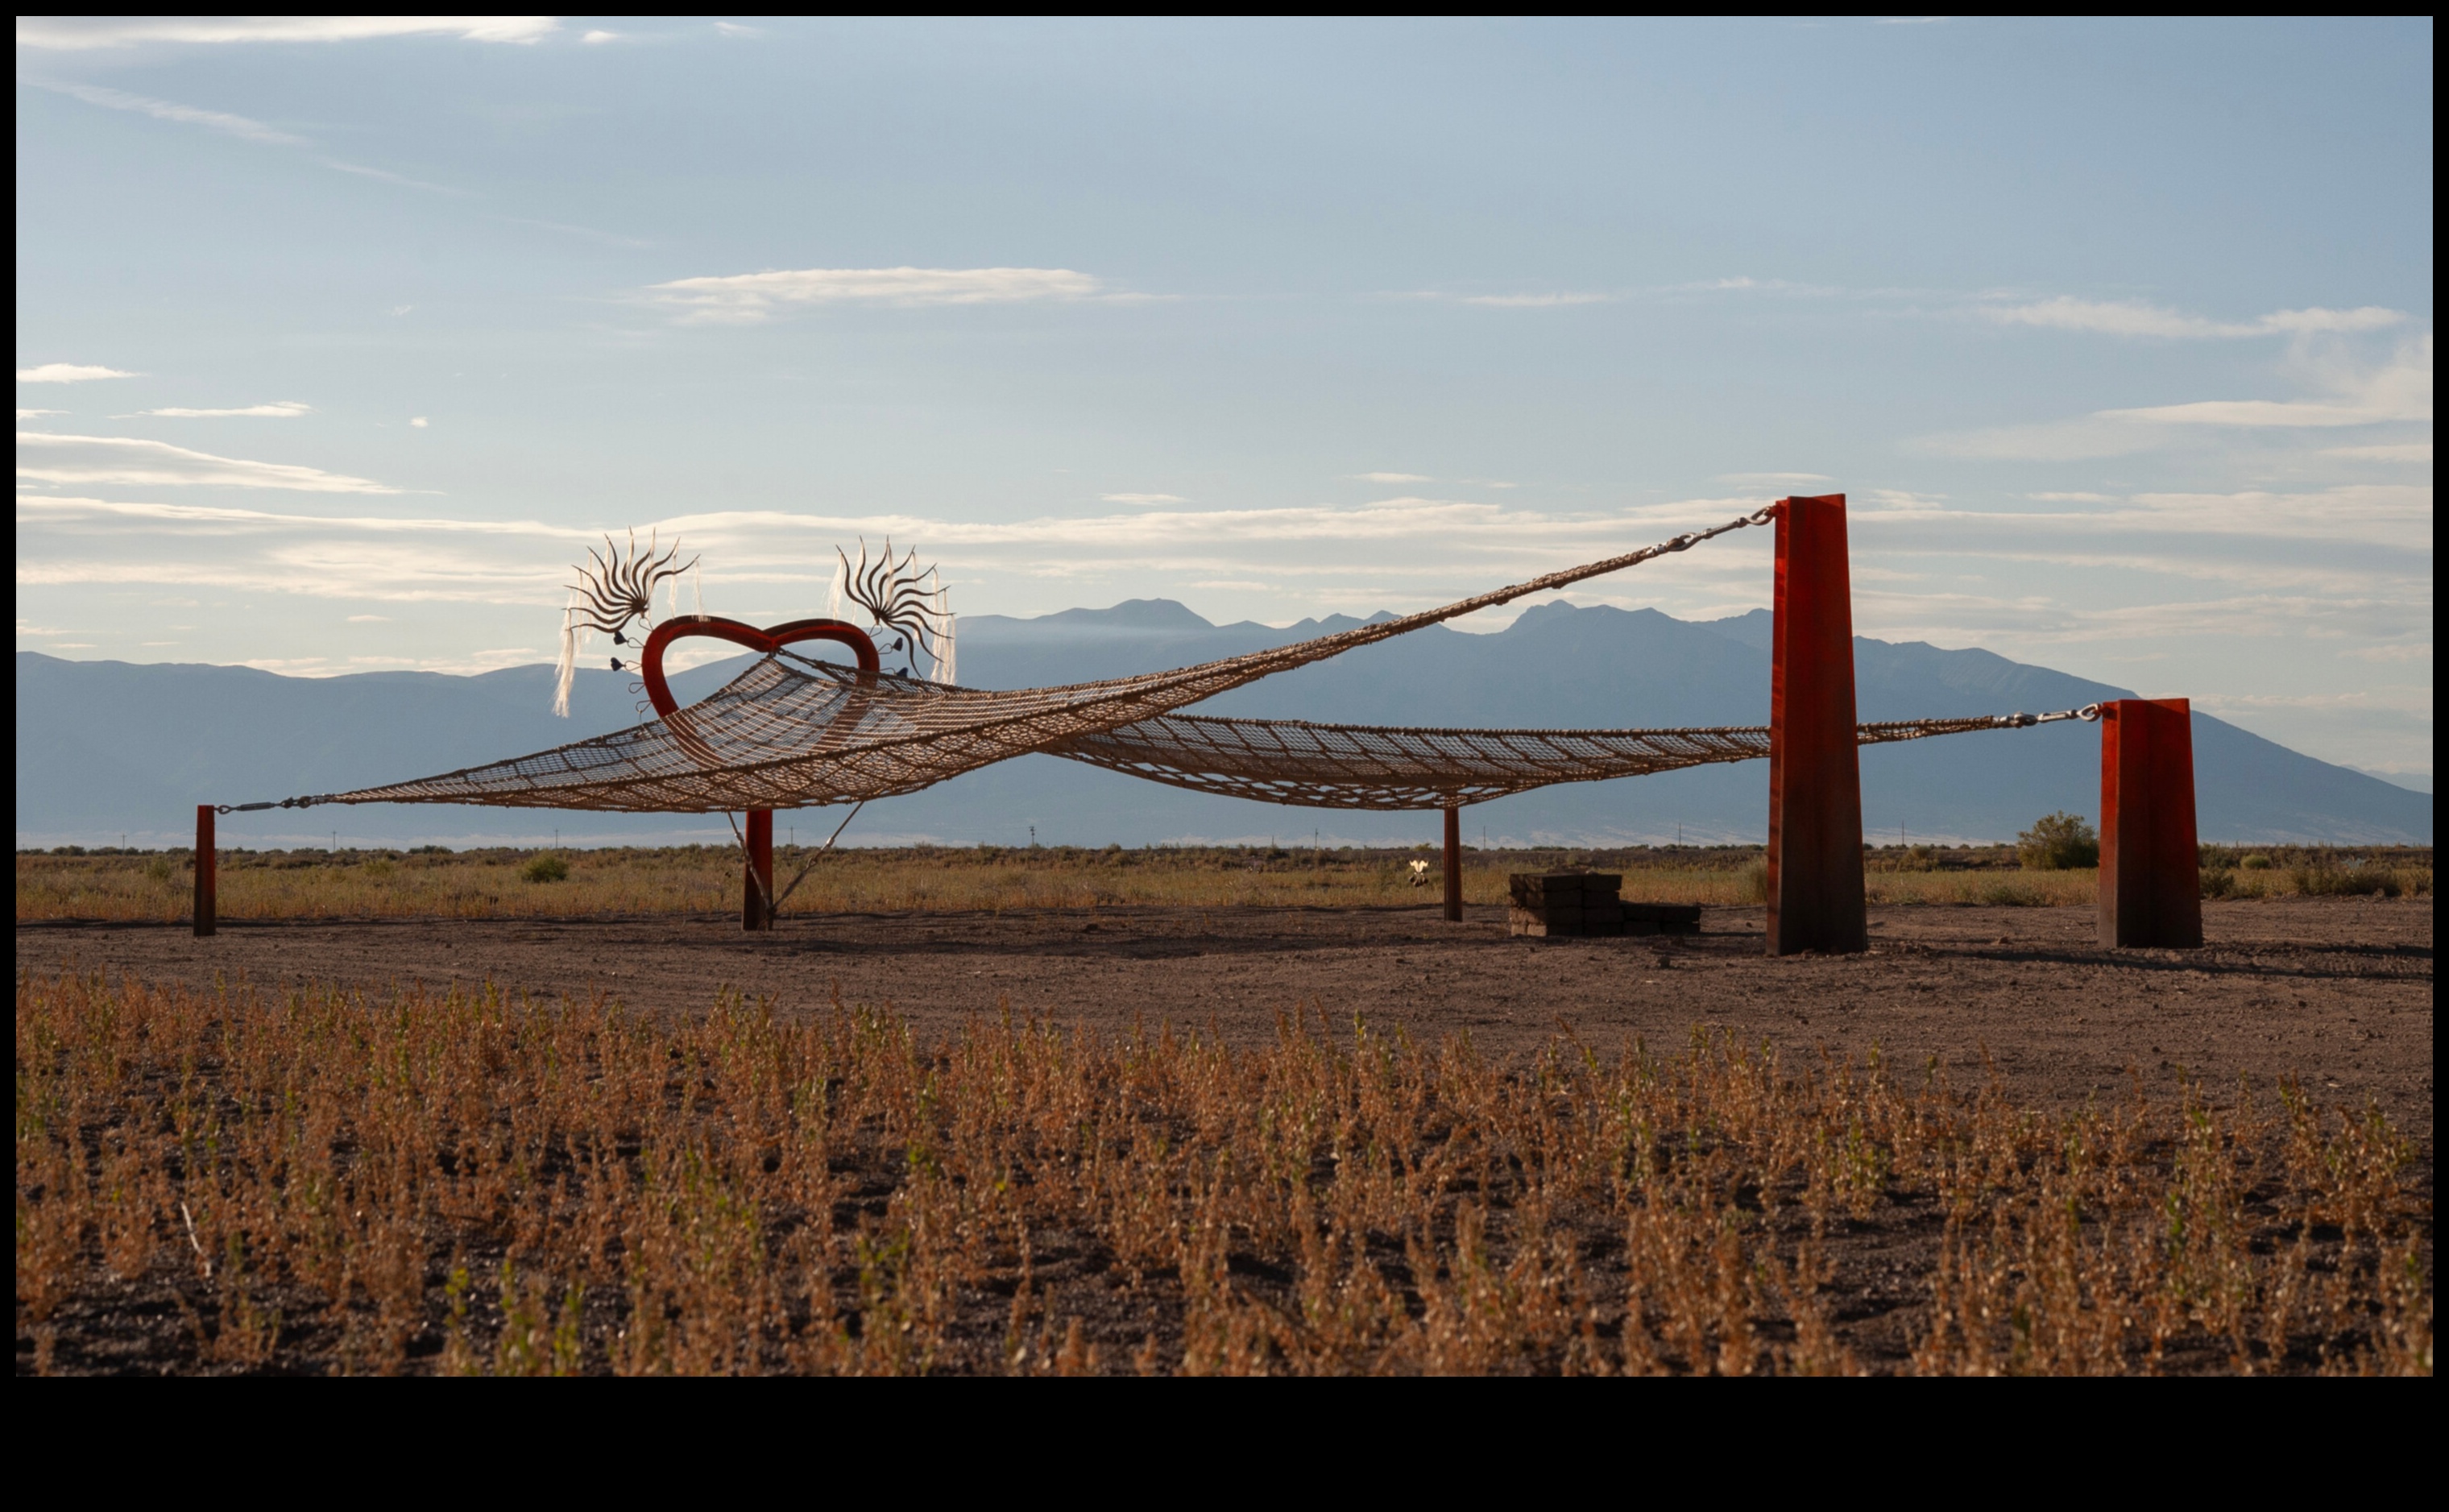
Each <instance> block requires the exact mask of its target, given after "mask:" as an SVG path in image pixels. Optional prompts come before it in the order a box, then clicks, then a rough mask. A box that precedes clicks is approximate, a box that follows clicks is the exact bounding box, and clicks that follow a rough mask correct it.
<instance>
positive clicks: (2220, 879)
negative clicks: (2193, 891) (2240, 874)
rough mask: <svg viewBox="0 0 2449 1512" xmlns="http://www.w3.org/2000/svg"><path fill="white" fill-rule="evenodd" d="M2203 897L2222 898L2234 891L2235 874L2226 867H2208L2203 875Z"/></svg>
mask: <svg viewBox="0 0 2449 1512" xmlns="http://www.w3.org/2000/svg"><path fill="white" fill-rule="evenodd" d="M2202 877H2203V896H2204V897H2207V898H2224V897H2227V895H2228V894H2230V893H2232V892H2234V891H2235V890H2236V873H2235V872H2233V871H2229V870H2228V869H2227V868H2226V867H2208V868H2206V869H2204V871H2203V873H2202Z"/></svg>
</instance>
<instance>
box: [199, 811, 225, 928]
mask: <svg viewBox="0 0 2449 1512" xmlns="http://www.w3.org/2000/svg"><path fill="white" fill-rule="evenodd" d="M220 880H221V878H220V877H219V876H218V875H217V874H216V873H215V871H214V867H213V806H212V805H211V804H209V803H199V804H197V805H196V933H197V935H198V936H200V937H201V936H203V935H207V934H211V933H213V932H214V931H215V929H217V928H219V927H220V923H221V920H220V911H221V898H220V896H219V895H218V894H219V888H218V884H219V882H220Z"/></svg>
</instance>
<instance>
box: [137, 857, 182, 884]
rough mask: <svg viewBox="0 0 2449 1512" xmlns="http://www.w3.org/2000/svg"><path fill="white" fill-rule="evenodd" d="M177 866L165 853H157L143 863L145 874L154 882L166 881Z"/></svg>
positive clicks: (176, 869)
mask: <svg viewBox="0 0 2449 1512" xmlns="http://www.w3.org/2000/svg"><path fill="white" fill-rule="evenodd" d="M178 870H179V869H178V866H177V865H176V864H175V863H174V862H172V861H171V859H170V858H169V857H168V856H166V855H157V856H155V857H154V858H153V859H152V860H150V861H147V862H145V875H146V876H148V877H150V878H152V879H153V880H154V881H156V882H167V881H169V880H170V877H171V875H172V874H173V873H174V872H176V871H178Z"/></svg>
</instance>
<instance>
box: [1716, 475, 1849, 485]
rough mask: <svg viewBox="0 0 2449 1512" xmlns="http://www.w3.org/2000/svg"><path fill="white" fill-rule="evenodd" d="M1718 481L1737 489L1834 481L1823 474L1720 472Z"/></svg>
mask: <svg viewBox="0 0 2449 1512" xmlns="http://www.w3.org/2000/svg"><path fill="white" fill-rule="evenodd" d="M1718 481H1719V482H1720V483H1732V484H1735V485H1737V486H1739V487H1744V486H1748V487H1756V488H1784V487H1787V486H1788V485H1801V484H1809V483H1833V482H1835V481H1836V480H1835V479H1834V478H1831V477H1830V476H1828V474H1826V473H1824V472H1721V473H1719V474H1718Z"/></svg>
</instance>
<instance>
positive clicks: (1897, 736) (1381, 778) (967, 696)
mask: <svg viewBox="0 0 2449 1512" xmlns="http://www.w3.org/2000/svg"><path fill="white" fill-rule="evenodd" d="M1768 518H1769V516H1768V515H1767V514H1766V513H1765V512H1764V513H1762V514H1756V515H1749V516H1745V517H1744V518H1742V519H1738V520H1733V521H1729V522H1728V523H1726V525H1722V526H1716V527H1715V528H1712V529H1709V530H1704V531H1695V532H1693V533H1691V534H1689V535H1683V536H1678V537H1676V538H1675V539H1674V540H1672V541H1668V542H1665V543H1662V544H1660V545H1654V546H1650V547H1648V548H1646V549H1644V550H1641V551H1635V552H1631V553H1629V554H1627V555H1625V556H1620V557H1611V558H1609V559H1608V560H1606V561H1604V562H1594V563H1591V564H1589V565H1584V566H1579V567H1572V568H1568V569H1566V570H1565V571H1562V572H1552V573H1550V574H1548V575H1547V576H1545V577H1542V578H1534V579H1533V580H1532V581H1531V582H1528V583H1522V584H1514V586H1512V587H1507V588H1500V589H1497V590H1496V591H1494V592H1493V593H1484V594H1480V595H1478V596H1477V597H1475V598H1470V599H1465V600H1462V601H1461V602H1460V603H1451V604H1448V605H1446V606H1445V607H1443V608H1440V609H1431V610H1427V611H1425V612H1423V613H1419V614H1414V615H1407V616H1404V617H1402V618H1400V619H1396V620H1387V621H1381V622H1378V623H1375V624H1367V625H1362V626H1359V628H1357V629H1352V630H1345V631H1341V632H1340V633H1338V634H1335V635H1330V636H1322V637H1320V638H1319V639H1317V640H1314V641H1301V642H1299V643H1297V644H1294V645H1288V646H1279V647H1275V648H1273V649H1270V650H1265V651H1256V652H1252V653H1249V654H1248V655H1245V656H1239V657H1229V658H1226V659H1225V660H1219V661H1208V662H1203V663H1201V664H1200V665H1198V666H1194V667H1184V668H1180V669H1178V670H1175V671H1171V672H1157V673H1147V674H1144V675H1141V676H1138V677H1129V678H1116V679H1109V680H1106V681H1102V682H1083V683H1075V684H1072V685H1070V686H1066V687H1053V688H1029V689H1023V690H1020V691H1017V692H1001V693H999V692H989V691H984V690H979V689H974V688H960V687H954V686H950V685H947V684H944V683H938V682H932V681H928V680H926V679H916V678H904V677H896V676H893V675H891V674H883V673H866V674H862V673H859V672H857V671H854V670H852V669H850V668H848V667H843V666H840V665H838V664H836V663H833V662H828V661H817V660H809V659H807V658H804V657H800V656H797V655H795V654H793V653H791V652H789V651H782V652H779V653H776V654H774V655H770V656H766V657H763V658H761V659H760V660H758V661H757V662H755V663H754V664H753V665H751V666H750V667H749V668H748V669H747V670H746V671H744V672H742V674H741V675H740V676H739V677H737V678H734V679H732V680H731V681H730V682H729V683H727V684H725V685H724V686H723V688H722V689H721V690H720V691H718V692H717V693H715V694H714V695H713V696H712V697H710V698H708V699H704V701H703V702H700V703H696V704H692V705H690V706H689V707H688V708H685V709H682V710H679V711H676V712H675V713H673V714H671V715H670V716H668V717H666V718H662V719H656V720H651V721H649V722H647V723H646V724H642V725H639V726H637V727H635V728H633V729H628V730H624V731H621V732H619V733H618V734H614V735H607V736H602V737H597V738H595V739H592V740H580V741H576V742H574V743H572V744H569V745H565V746H557V747H555V748H553V749H552V750H550V751H543V752H539V753H537V754H536V755H534V756H519V757H516V758H515V759H512V760H509V761H499V762H494V763H492V764H491V765H488V766H481V767H470V768H467V769H465V770H462V771H458V772H450V773H445V774H443V775H439V776H432V777H423V778H419V779H417V780H415V781H412V782H400V783H395V784H391V785H389V786H385V787H379V788H361V789H359V790H357V791H356V792H353V793H339V794H322V795H318V796H314V797H305V798H291V799H288V800H286V801H285V802H283V803H282V804H281V805H280V807H283V808H292V807H303V806H306V805H311V804H318V803H467V804H491V805H498V806H503V807H512V808H550V809H595V810H611V811H620V812H627V813H720V812H724V811H731V812H738V811H741V810H747V809H799V808H812V807H818V806H820V805H826V804H835V803H855V802H862V801H865V800H868V799H872V798H883V797H891V796H893V795H895V794H904V793H915V792H916V791H918V790H919V789H921V788H925V787H929V786H932V785H933V784H935V783H937V782H941V781H943V780H944V779H945V778H947V777H952V776H957V775H960V774H961V773H964V772H968V771H972V770H974V769H975V768H978V767H982V766H986V765H988V764H990V763H992V762H995V761H1001V760H1005V759H1007V758H1009V757H1012V756H1024V755H1027V754H1029V753H1032V752H1045V753H1048V754H1050V755H1054V756H1068V757H1070V758H1071V759H1073V760H1076V761H1086V762H1089V763H1090V764H1092V765H1096V766H1102V767H1109V768H1111V769H1112V770H1114V771H1117V772H1126V773H1129V774H1130V775H1134V776H1140V777H1147V778H1149V779H1150V780H1153V781H1158V782H1167V783H1171V784H1172V785H1174V786H1176V787H1183V788H1189V789H1193V790H1195V791H1198V792H1203V793H1217V794H1230V795H1232V796H1235V797H1244V798H1255V799H1259V800H1261V801H1263V802H1271V803H1293V804H1300V805H1303V806H1307V807H1313V808H1340V809H1394V810H1418V809H1430V808H1444V807H1448V806H1451V805H1454V804H1457V803H1479V802H1484V801H1486V800H1487V799H1490V798H1494V797H1501V796H1503V795H1504V794H1509V793H1521V792H1526V791H1528V790H1530V789H1533V788H1538V787H1545V786H1547V785H1549V784H1551V783H1557V782H1588V781H1596V780H1599V779H1602V778H1606V777H1618V776H1633V775H1640V774H1644V773H1652V772H1665V771H1668V770H1671V769H1673V768H1677V767H1687V766H1700V765H1704V764H1707V763H1710V762H1718V761H1747V760H1751V759H1754V758H1756V757H1760V756H1767V755H1768V754H1769V732H1768V730H1767V729H1766V728H1765V727H1734V728H1723V729H1694V730H1426V729H1398V728H1385V727H1378V726H1368V725H1329V724H1310V723H1306V722H1303V721H1301V720H1290V719H1216V718H1197V717H1192V716H1185V715H1176V714H1174V713H1173V712H1172V711H1173V710H1176V709H1179V708H1182V707H1183V706H1185V705H1187V704H1192V703H1196V702H1199V701H1200V700H1202V699H1210V698H1214V697H1215V696H1216V695H1218V694H1220V693H1225V692H1227V691H1229V690H1231V689H1233V688H1238V687H1241V686H1243V685H1244V684H1245V683H1249V682H1254V681H1257V680H1258V679H1261V678H1264V677H1268V676H1271V675H1273V674H1275V673H1278V672H1285V671H1289V670H1291V669H1292V668H1295V667H1299V666H1305V665H1307V664H1309V663H1311V662H1314V661H1320V660H1325V659H1326V658H1328V657H1332V656H1337V655H1340V654H1341V653H1342V652H1345V651H1350V650H1354V649H1356V648H1358V647H1360V646H1364V645H1369V644H1372V643H1373V642H1376V641H1384V640H1389V639H1391V638H1393V637H1395V636H1398V635H1402V634H1405V633H1407V632H1409V631H1412V630H1417V629H1420V628H1422V627H1424V626H1427V625H1431V624H1436V623H1438V622H1442V621H1446V620H1452V619H1456V618H1457V617H1459V616H1462V615H1466V614H1470V613H1472V612H1474V611H1475V610H1478V609H1484V608H1489V607H1491V606H1493V605H1495V604H1500V603H1508V602H1510V601H1512V600H1514V599H1518V598H1521V597H1523V596H1524V595H1526V594H1532V593H1540V592H1546V591H1549V590H1552V589H1554V588H1561V587H1565V586H1567V585H1569V584H1574V583H1579V582H1581V581H1583V580H1585V579H1588V578H1594V577H1597V576H1600V575H1601V574H1603V573H1609V572H1615V571H1620V570H1622V569H1623V568H1625V567H1629V566H1633V565H1638V564H1640V563H1643V562H1647V561H1649V560H1652V559H1653V558H1656V557H1660V556H1664V555H1667V554H1668V553H1669V552H1674V551H1681V550H1684V549H1686V548H1687V547H1688V546H1691V545H1695V544H1697V543H1698V542H1701V541H1706V540H1708V539H1710V538H1711V537H1713V536H1718V535H1723V534H1725V533H1726V531H1729V530H1737V529H1742V528H1743V527H1745V526H1750V525H1760V524H1764V523H1766V520H1767V519H1768ZM2070 717H2072V715H2071V714H2066V715H2049V716H2040V717H2033V716H2020V715H2018V716H2004V717H1995V718H1953V719H1925V720H1913V721H1904V722H1899V723H1892V724H1866V725H1862V726H1861V727H1860V732H1861V741H1862V743H1864V744H1874V743H1879V742H1883V741H1889V740H1911V739H1919V738H1920V737H1925V736H1933V735H1948V734H1955V733H1957V732H1960V731H1969V730H1984V729H1997V728H2001V727H2003V726H2009V725H2015V724H2030V723H2036V722H2041V720H2044V719H2058V718H2070ZM266 807H269V805H266Z"/></svg>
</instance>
